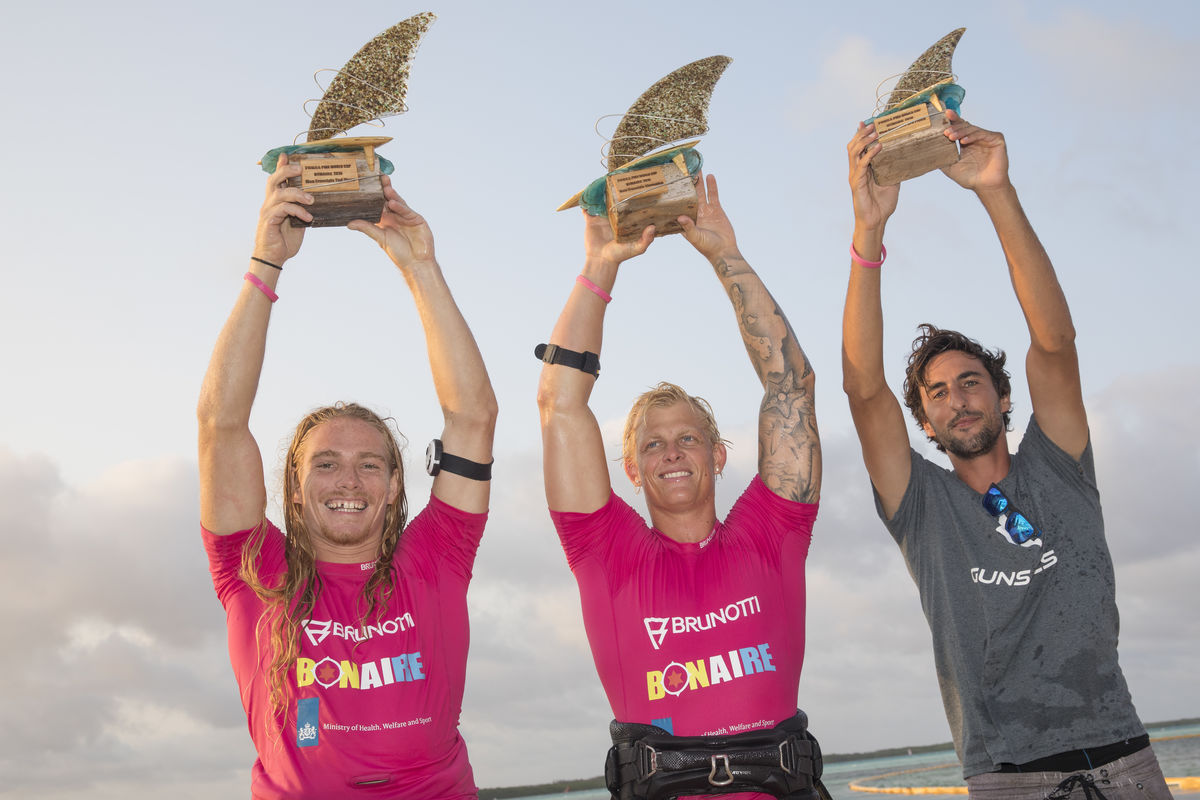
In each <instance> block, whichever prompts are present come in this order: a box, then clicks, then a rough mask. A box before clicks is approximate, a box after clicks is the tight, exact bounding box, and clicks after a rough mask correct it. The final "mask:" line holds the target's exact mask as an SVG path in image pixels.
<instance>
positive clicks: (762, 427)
mask: <svg viewBox="0 0 1200 800" xmlns="http://www.w3.org/2000/svg"><path fill="white" fill-rule="evenodd" d="M801 355H803V353H801ZM805 366H806V367H807V359H805ZM811 373H812V370H811V368H807V369H806V371H805V372H804V373H802V374H800V375H797V374H796V373H795V372H789V373H788V374H787V375H785V376H783V379H782V380H780V381H779V382H778V383H773V384H772V385H771V386H770V388H769V389H768V391H767V392H766V393H765V394H764V396H763V403H762V406H761V407H760V409H759V424H758V437H759V442H758V473H759V475H760V476H761V477H762V479H763V482H764V483H766V484H767V486H768V487H769V488H770V489H771V490H772V491H774V492H775V493H776V494H778V495H780V496H781V497H786V498H788V499H791V500H796V501H798V502H803V503H812V502H816V500H817V499H818V497H819V496H820V491H821V440H820V437H819V435H818V433H817V417H816V412H815V407H814V403H813V395H812V388H813V386H812V381H811Z"/></svg>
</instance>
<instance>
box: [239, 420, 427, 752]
mask: <svg viewBox="0 0 1200 800" xmlns="http://www.w3.org/2000/svg"><path fill="white" fill-rule="evenodd" d="M344 418H350V419H357V420H361V421H363V422H366V423H367V424H369V425H371V426H372V427H374V428H376V429H377V430H378V431H379V433H380V435H381V436H382V437H383V441H384V446H385V448H386V452H387V461H388V470H389V472H393V471H394V472H397V473H398V476H399V484H400V492H399V494H398V495H397V497H396V501H395V502H393V503H389V504H388V507H387V509H386V511H385V512H384V517H383V541H382V542H381V544H380V548H379V555H378V557H377V558H376V559H375V569H374V571H372V573H371V577H370V578H368V579H367V582H366V584H365V585H364V586H363V590H362V595H361V596H360V598H359V602H360V607H361V608H362V614H361V616H360V617H359V624H360V625H362V624H365V623H366V622H367V620H368V619H369V618H370V617H371V616H372V615H375V616H376V617H377V618H378V617H379V616H380V615H381V614H382V613H383V610H384V609H385V608H387V606H388V602H389V601H390V600H391V597H392V593H393V591H394V589H395V586H394V584H393V579H392V557H393V556H394V555H395V553H396V546H397V545H398V544H399V542H400V534H401V533H402V532H403V531H404V526H405V524H406V523H407V521H408V500H407V498H406V497H405V493H404V462H403V460H402V456H401V451H400V443H399V442H398V441H397V433H395V432H394V431H393V430H392V427H391V426H390V425H389V424H388V423H389V422H391V423H392V424H393V425H394V424H395V420H393V419H391V418H390V417H389V418H388V419H384V418H382V417H380V416H379V415H378V414H376V413H375V412H373V411H371V410H370V409H368V408H365V407H364V406H360V405H358V404H357V403H341V402H339V403H335V404H334V405H332V406H325V407H324V408H318V409H317V410H315V411H313V412H311V413H310V414H309V415H308V416H306V417H305V418H304V419H302V420H300V424H298V425H297V426H296V432H295V434H294V435H293V437H292V443H291V445H290V446H289V447H288V450H287V456H286V457H285V461H284V466H283V517H284V530H285V532H286V539H285V543H284V559H285V561H286V564H287V571H286V572H285V573H284V575H282V576H281V577H280V578H279V579H277V580H273V581H272V582H271V584H272V585H268V584H267V583H266V582H265V581H264V580H263V578H262V576H261V575H259V572H258V556H259V553H260V552H261V550H262V545H263V542H264V541H265V539H266V532H267V526H266V522H265V520H264V521H263V522H261V523H259V526H258V528H256V529H255V531H254V533H253V534H252V535H251V536H250V538H249V539H247V540H246V544H245V546H244V547H243V548H242V563H241V570H240V575H241V577H242V580H244V581H245V582H246V584H247V585H248V586H249V587H250V588H251V589H252V590H253V591H254V593H255V594H256V595H258V597H259V599H261V600H262V601H263V602H264V603H266V604H267V608H266V610H265V611H264V612H263V615H262V617H261V618H260V619H259V621H258V625H257V627H256V629H255V636H256V638H258V639H259V640H260V642H261V639H262V638H263V636H264V635H265V638H266V644H267V646H268V648H269V649H268V650H267V652H269V653H271V664H270V667H269V669H268V676H267V686H268V697H269V700H270V703H271V710H272V712H273V714H274V716H275V719H276V722H277V723H278V726H279V729H280V730H282V729H283V727H284V725H285V724H286V723H287V717H288V709H287V698H288V692H287V677H288V672H289V671H291V669H292V668H293V666H294V664H295V663H296V659H297V657H298V656H299V655H300V627H301V624H302V623H303V621H304V620H306V619H308V618H309V616H310V615H311V614H312V609H313V605H314V604H315V603H316V600H317V597H318V595H319V594H320V593H321V576H320V574H319V573H318V572H317V558H316V551H315V550H314V549H313V542H312V535H311V533H310V531H309V530H308V529H307V528H306V527H305V524H304V516H303V509H302V505H301V503H299V502H297V501H296V500H295V499H294V498H295V497H296V495H297V494H298V490H299V488H300V484H299V478H298V474H299V468H300V463H301V461H302V459H303V455H304V448H305V445H306V444H307V440H308V435H309V433H310V432H311V431H312V430H313V429H314V428H316V427H317V426H318V425H320V424H322V423H325V422H329V421H330V420H334V419H344ZM261 651H262V648H261V646H260V652H261Z"/></svg>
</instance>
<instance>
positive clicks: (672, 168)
mask: <svg viewBox="0 0 1200 800" xmlns="http://www.w3.org/2000/svg"><path fill="white" fill-rule="evenodd" d="M730 61H732V59H730V58H728V57H726V56H710V57H708V58H702V59H700V60H699V61H693V62H692V63H690V64H687V65H685V66H683V67H680V68H679V69H677V70H675V71H674V72H672V73H671V74H670V75H667V76H666V77H665V78H663V79H662V80H660V81H658V82H657V83H655V84H654V85H653V86H651V87H650V88H649V89H647V90H646V91H645V92H644V93H643V94H642V96H641V97H639V98H638V99H637V100H636V101H634V103H633V105H631V106H630V107H629V110H628V111H626V112H625V114H624V116H622V118H621V121H620V122H619V123H617V127H616V130H614V131H613V135H612V137H611V138H610V139H609V141H608V142H607V144H606V149H607V153H606V154H605V155H606V159H607V163H606V167H607V169H608V174H607V175H603V176H601V177H600V178H597V179H596V180H594V181H592V183H591V184H589V185H588V187H587V188H586V189H584V190H583V191H581V192H579V193H577V194H576V195H575V196H574V197H572V198H571V199H570V200H568V201H567V202H565V203H563V204H562V205H561V206H559V207H558V210H559V211H562V210H564V209H567V208H573V207H575V206H580V205H581V206H583V208H584V210H585V211H587V213H589V214H591V215H592V216H601V215H607V216H608V219H609V222H610V223H611V224H612V228H613V234H614V235H615V236H616V237H617V240H618V241H622V242H628V241H635V240H637V239H638V238H639V237H640V236H641V235H642V229H644V228H645V227H646V226H647V225H654V226H655V235H656V236H664V235H666V234H669V233H678V232H679V231H680V230H681V228H680V227H679V223H678V222H676V218H677V217H679V216H688V217H692V218H695V216H696V208H697V206H698V205H699V198H698V196H697V194H696V186H695V181H696V175H697V174H698V173H699V171H700V165H701V163H702V159H701V157H700V153H699V152H698V151H697V150H696V149H695V145H696V144H698V143H699V140H696V139H695V138H694V137H697V136H702V135H704V134H705V133H707V132H708V103H709V100H710V99H711V98H712V93H713V89H714V88H715V87H716V85H717V80H718V79H720V77H721V74H722V73H723V72H724V71H725V68H726V67H727V66H729V63H730ZM687 139H692V141H685V140H687Z"/></svg>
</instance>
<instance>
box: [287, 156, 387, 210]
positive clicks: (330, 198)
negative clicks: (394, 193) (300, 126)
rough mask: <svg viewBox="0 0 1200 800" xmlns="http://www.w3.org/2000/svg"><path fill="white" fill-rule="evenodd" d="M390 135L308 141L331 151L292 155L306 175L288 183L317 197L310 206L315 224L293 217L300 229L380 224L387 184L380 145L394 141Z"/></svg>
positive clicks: (292, 159) (292, 160) (303, 174)
mask: <svg viewBox="0 0 1200 800" xmlns="http://www.w3.org/2000/svg"><path fill="white" fill-rule="evenodd" d="M390 141H391V137H390V136H355V137H342V138H338V139H323V140H319V141H315V142H308V143H306V144H305V145H304V147H305V148H306V149H307V148H314V149H318V150H321V149H324V150H327V152H303V151H297V152H294V153H292V154H290V155H289V156H288V158H289V160H290V161H291V162H292V163H295V164H299V165H300V167H301V169H302V170H303V172H302V173H301V174H300V175H299V176H297V177H295V178H292V179H291V180H289V181H288V184H289V185H290V186H298V187H301V188H303V189H304V190H305V191H307V192H309V193H310V194H311V195H312V196H313V203H312V205H310V206H307V209H308V211H309V212H310V213H311V214H312V215H313V221H312V222H311V223H307V222H304V221H303V220H300V219H297V218H295V217H293V218H292V224H293V225H296V226H297V227H313V228H332V227H342V226H345V224H346V223H348V222H350V221H351V220H356V219H365V220H367V221H368V222H374V221H378V220H379V217H380V215H381V214H382V213H383V208H384V199H383V184H382V182H381V181H380V175H381V174H382V173H381V170H380V166H381V165H380V160H379V159H378V158H377V157H376V155H375V148H376V147H377V146H378V145H381V144H384V143H386V142H390Z"/></svg>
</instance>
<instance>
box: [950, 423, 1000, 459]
mask: <svg viewBox="0 0 1200 800" xmlns="http://www.w3.org/2000/svg"><path fill="white" fill-rule="evenodd" d="M961 418H962V417H956V418H955V419H954V420H952V421H951V423H950V425H949V426H948V430H953V427H954V424H955V423H956V422H958V420H959V419H961ZM982 418H983V427H982V428H981V429H980V430H979V431H978V432H977V433H974V434H972V435H971V436H969V437H967V438H965V439H959V438H955V437H954V436H953V435H952V434H949V433H947V434H944V435H942V436H940V437H938V444H940V445H941V446H942V447H944V448H945V449H946V452H947V453H949V454H950V455H952V456H954V457H956V458H961V459H963V460H970V459H973V458H979V457H980V456H982V455H986V454H987V453H990V452H991V451H992V448H993V447H995V446H996V442H998V441H1000V436H1001V435H1002V434H1003V433H1004V424H1003V423H1002V422H1001V417H998V416H993V415H991V414H984V415H982Z"/></svg>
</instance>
